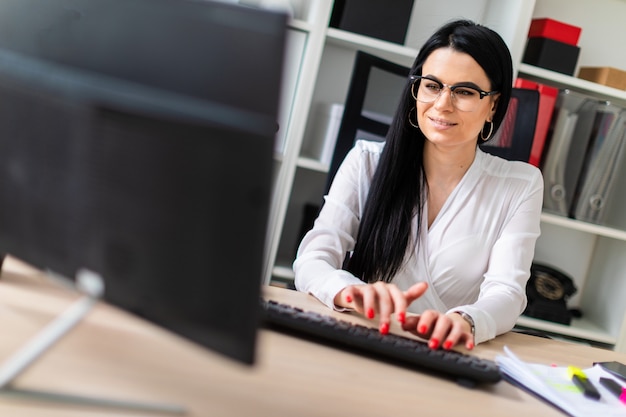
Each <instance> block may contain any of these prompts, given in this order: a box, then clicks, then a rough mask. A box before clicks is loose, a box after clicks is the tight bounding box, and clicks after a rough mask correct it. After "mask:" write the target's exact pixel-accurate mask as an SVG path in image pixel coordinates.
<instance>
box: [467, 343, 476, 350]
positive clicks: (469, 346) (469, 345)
mask: <svg viewBox="0 0 626 417" xmlns="http://www.w3.org/2000/svg"><path fill="white" fill-rule="evenodd" d="M467 348H468V349H469V350H472V349H474V344H473V343H472V342H469V343H468V344H467Z"/></svg>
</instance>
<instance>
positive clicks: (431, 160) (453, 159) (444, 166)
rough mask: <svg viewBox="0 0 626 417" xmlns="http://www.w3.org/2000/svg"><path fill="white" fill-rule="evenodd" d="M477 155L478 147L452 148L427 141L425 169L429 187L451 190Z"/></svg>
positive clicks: (425, 146)
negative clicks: (441, 146)
mask: <svg viewBox="0 0 626 417" xmlns="http://www.w3.org/2000/svg"><path fill="white" fill-rule="evenodd" d="M475 157H476V147H473V148H465V149H452V150H451V149H448V148H444V149H442V148H440V147H437V146H434V145H432V144H430V143H429V142H426V144H425V145H424V171H425V173H426V179H427V181H428V184H429V187H433V186H435V187H443V188H445V189H449V190H450V191H451V190H452V189H454V187H455V186H456V185H457V184H458V183H459V181H461V178H463V176H464V175H465V173H466V172H467V170H468V169H469V167H470V166H471V165H472V162H474V158H475Z"/></svg>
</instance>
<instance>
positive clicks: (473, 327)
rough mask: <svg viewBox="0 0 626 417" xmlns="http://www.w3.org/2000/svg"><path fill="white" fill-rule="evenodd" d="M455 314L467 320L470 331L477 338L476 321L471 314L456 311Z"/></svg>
mask: <svg viewBox="0 0 626 417" xmlns="http://www.w3.org/2000/svg"><path fill="white" fill-rule="evenodd" d="M453 313H455V314H458V315H459V316H461V317H462V318H463V320H465V321H466V322H467V324H469V327H470V331H471V332H472V336H475V335H476V325H475V324H474V319H473V318H472V316H470V315H469V314H467V313H466V312H464V311H454V312H453Z"/></svg>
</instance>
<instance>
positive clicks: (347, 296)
mask: <svg viewBox="0 0 626 417" xmlns="http://www.w3.org/2000/svg"><path fill="white" fill-rule="evenodd" d="M346 302H348V303H351V302H352V297H350V296H349V295H346Z"/></svg>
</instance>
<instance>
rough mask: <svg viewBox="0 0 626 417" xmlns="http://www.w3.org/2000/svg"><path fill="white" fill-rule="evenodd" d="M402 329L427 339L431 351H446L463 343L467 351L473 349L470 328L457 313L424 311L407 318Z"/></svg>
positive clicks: (472, 336) (472, 337)
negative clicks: (440, 348) (442, 349)
mask: <svg viewBox="0 0 626 417" xmlns="http://www.w3.org/2000/svg"><path fill="white" fill-rule="evenodd" d="M402 329H404V330H406V331H409V332H411V333H413V334H415V335H417V336H419V337H421V338H423V339H427V340H428V346H429V347H430V348H431V349H437V348H439V347H440V346H441V347H443V348H444V349H446V350H448V349H452V347H454V346H456V345H457V344H459V343H465V347H466V348H467V349H469V350H471V349H474V335H473V334H472V328H471V326H470V324H469V323H468V322H467V320H465V319H464V318H463V317H462V316H461V315H460V314H458V313H450V314H443V313H440V312H438V311H435V310H426V311H425V312H423V313H422V314H420V315H418V316H417V315H416V316H409V317H407V318H406V320H405V321H404V323H402Z"/></svg>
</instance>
